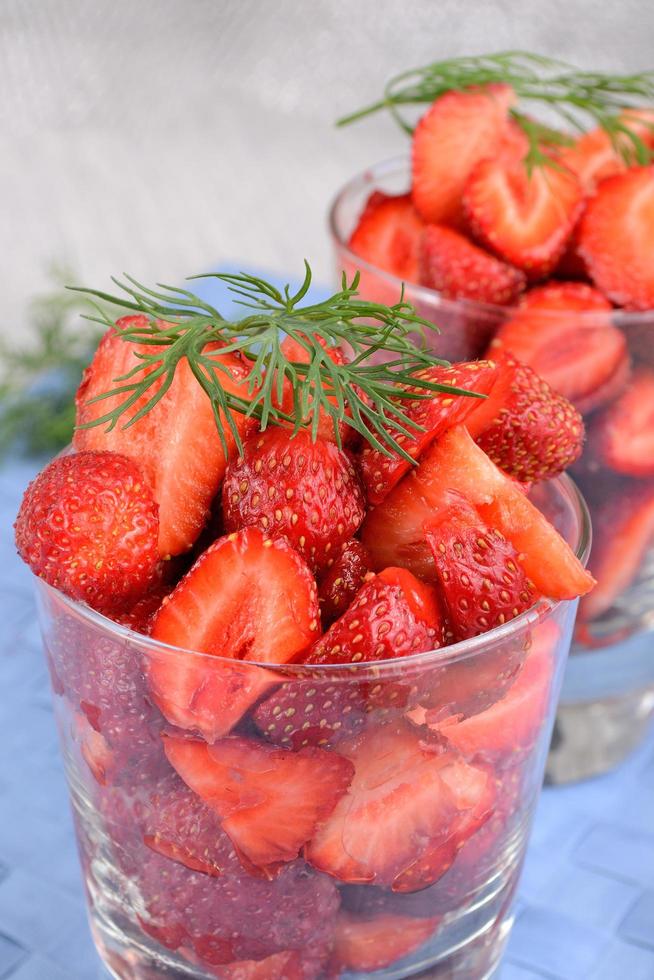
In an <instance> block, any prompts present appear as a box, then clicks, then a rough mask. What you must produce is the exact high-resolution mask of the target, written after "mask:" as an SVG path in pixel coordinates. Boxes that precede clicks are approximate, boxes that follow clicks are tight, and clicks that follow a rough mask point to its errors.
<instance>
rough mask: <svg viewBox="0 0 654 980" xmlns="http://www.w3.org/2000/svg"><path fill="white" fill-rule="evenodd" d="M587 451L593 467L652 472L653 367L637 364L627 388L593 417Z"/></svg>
mask: <svg viewBox="0 0 654 980" xmlns="http://www.w3.org/2000/svg"><path fill="white" fill-rule="evenodd" d="M587 455H588V457H589V459H591V460H592V461H593V462H592V466H593V467H594V468H596V467H597V466H608V467H610V469H612V470H614V471H615V472H616V473H622V474H624V475H626V476H638V477H645V476H654V370H652V369H651V368H646V367H639V368H637V369H636V370H635V371H634V373H633V376H632V378H631V381H630V383H629V386H628V388H626V390H625V391H623V393H622V394H621V395H620V396H619V398H617V399H616V400H615V401H614V402H612V404H611V405H609V406H607V408H605V409H604V411H603V412H601V413H599V414H598V415H596V416H595V417H594V418H593V421H592V423H591V425H590V428H589V430H588V448H587Z"/></svg>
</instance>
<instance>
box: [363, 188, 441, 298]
mask: <svg viewBox="0 0 654 980" xmlns="http://www.w3.org/2000/svg"><path fill="white" fill-rule="evenodd" d="M423 227H424V225H423V223H422V221H421V219H420V217H419V215H418V214H417V212H416V210H415V208H414V206H413V202H412V200H411V196H410V194H400V195H399V196H397V197H393V196H392V195H388V194H383V193H382V192H381V191H374V192H373V193H372V194H371V195H370V197H369V198H368V200H367V202H366V206H365V208H364V210H363V213H362V215H361V217H360V218H359V221H358V224H357V226H356V228H355V229H354V231H353V232H352V234H351V236H350V240H349V242H348V245H349V247H350V249H351V251H352V252H354V254H355V255H358V256H359V257H360V258H362V259H365V261H366V262H369V263H370V265H373V266H375V267H376V268H378V269H383V270H384V271H385V272H390V273H391V274H392V275H394V276H397V277H398V279H402V280H403V281H404V282H418V248H419V244H420V236H421V234H422V230H423Z"/></svg>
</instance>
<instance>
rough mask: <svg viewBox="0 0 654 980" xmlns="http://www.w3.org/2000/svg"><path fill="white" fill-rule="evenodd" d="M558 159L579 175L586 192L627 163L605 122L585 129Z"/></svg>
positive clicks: (621, 169)
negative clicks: (603, 126) (604, 126)
mask: <svg viewBox="0 0 654 980" xmlns="http://www.w3.org/2000/svg"><path fill="white" fill-rule="evenodd" d="M557 159H558V160H559V161H560V163H562V164H563V166H564V167H567V168H568V170H571V171H572V172H573V174H576V175H577V177H578V178H579V180H580V181H581V185H582V187H583V188H584V191H585V193H586V194H592V193H593V192H594V191H595V188H596V187H597V185H598V184H599V182H600V181H602V180H604V178H605V177H612V176H613V174H619V173H622V171H623V170H626V167H627V165H626V163H625V161H624V159H623V158H622V156H621V155H620V153H619V152H618V150H616V148H615V147H614V145H613V143H612V141H611V137H610V136H609V134H608V133H607V131H606V130H605V129H602V127H601V126H598V127H597V129H592V130H591V131H590V132H588V133H583V135H582V136H579V137H578V139H576V140H575V141H574V144H573V145H572V146H566V147H563V149H562V150H561V151H560V152H559V154H558V155H557Z"/></svg>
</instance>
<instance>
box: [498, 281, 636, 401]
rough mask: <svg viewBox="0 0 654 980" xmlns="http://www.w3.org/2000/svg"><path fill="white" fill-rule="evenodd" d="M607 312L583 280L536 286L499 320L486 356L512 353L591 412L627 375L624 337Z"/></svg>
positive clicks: (602, 300)
mask: <svg viewBox="0 0 654 980" xmlns="http://www.w3.org/2000/svg"><path fill="white" fill-rule="evenodd" d="M610 311H611V304H610V303H609V302H608V300H607V299H606V298H605V297H604V296H603V295H602V293H600V292H599V291H598V290H597V289H593V287H592V286H589V285H587V284H586V283H582V282H560V283H547V284H546V285H544V286H538V287H537V288H536V289H532V290H530V291H529V292H528V293H526V294H525V296H524V297H523V299H522V302H521V304H520V308H519V309H518V310H516V312H515V313H514V314H513V315H512V316H511V318H510V319H509V320H507V321H506V322H505V323H503V324H502V326H501V327H500V329H499V330H498V332H497V334H496V335H495V338H494V340H493V341H492V342H491V345H490V347H489V349H488V354H489V356H490V357H496V356H498V355H500V354H502V353H509V354H512V355H513V356H514V357H516V358H517V359H518V360H519V361H522V363H523V364H528V365H529V366H530V367H532V368H533V369H534V371H536V373H537V374H538V375H539V376H540V377H541V378H542V379H543V380H544V381H546V382H547V383H548V384H549V385H550V386H551V387H552V388H553V389H554V391H557V392H558V393H559V394H560V395H563V396H564V398H567V399H568V400H569V401H571V402H572V403H573V404H574V405H575V406H576V407H577V408H578V409H579V411H582V412H589V411H592V410H594V409H596V408H598V407H599V406H601V405H602V404H606V402H607V401H609V400H610V399H611V398H612V397H613V396H614V395H615V394H617V393H618V392H619V390H620V387H621V386H624V385H625V384H626V381H627V379H628V376H629V354H628V351H627V344H626V340H625V336H624V333H623V332H622V331H621V330H618V328H617V327H615V326H613V324H612V323H611V321H610V317H609V314H610Z"/></svg>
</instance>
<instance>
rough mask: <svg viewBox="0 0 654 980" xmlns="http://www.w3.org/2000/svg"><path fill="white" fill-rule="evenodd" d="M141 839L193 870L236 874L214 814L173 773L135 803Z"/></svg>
mask: <svg viewBox="0 0 654 980" xmlns="http://www.w3.org/2000/svg"><path fill="white" fill-rule="evenodd" d="M138 808H139V809H138V817H139V823H140V826H141V828H142V830H143V841H144V843H145V844H146V845H147V846H148V847H150V848H151V849H152V850H153V851H157V852H158V853H159V854H163V855H164V857H168V858H170V859H171V860H172V861H179V862H180V863H181V864H184V865H186V867H187V868H191V869H192V870H193V871H202V872H203V873H204V874H208V875H214V876H220V875H224V874H232V875H234V874H240V872H241V863H240V861H239V859H238V857H237V856H236V852H235V850H234V847H233V845H232V842H231V840H230V839H229V837H228V836H227V834H226V833H225V832H224V830H223V829H222V827H221V825H220V819H219V818H218V816H217V815H216V813H215V812H214V811H213V810H212V809H211V808H210V807H208V806H207V805H206V804H205V803H203V802H202V800H201V799H200V798H199V797H198V796H197V795H196V794H195V793H194V792H192V791H191V790H190V789H189V788H188V786H186V784H185V783H183V782H182V780H181V779H180V778H179V777H178V776H176V775H175V774H174V773H172V772H171V773H170V774H169V775H167V776H165V777H164V778H163V779H162V780H160V781H159V782H158V783H156V784H155V786H154V788H153V790H152V792H151V793H150V795H149V796H148V799H147V802H145V803H139V804H138Z"/></svg>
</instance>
